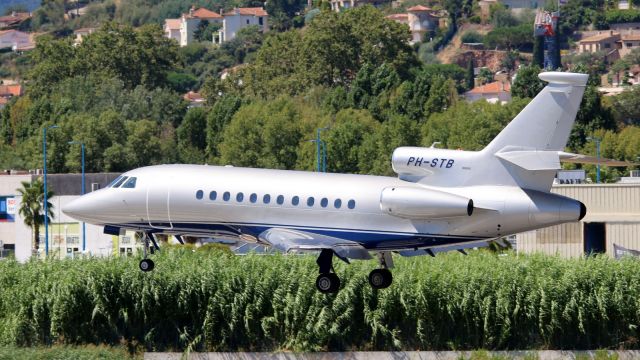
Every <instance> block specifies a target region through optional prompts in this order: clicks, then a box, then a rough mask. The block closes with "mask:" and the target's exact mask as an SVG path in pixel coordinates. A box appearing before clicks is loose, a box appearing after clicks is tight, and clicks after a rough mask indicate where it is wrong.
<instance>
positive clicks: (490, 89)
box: [469, 81, 511, 94]
mask: <svg viewBox="0 0 640 360" xmlns="http://www.w3.org/2000/svg"><path fill="white" fill-rule="evenodd" d="M503 84H504V87H503ZM499 92H511V84H510V83H509V82H504V83H502V82H500V81H494V82H492V83H488V84H484V85H482V86H478V87H474V88H473V89H471V91H469V93H470V94H496V93H499Z"/></svg>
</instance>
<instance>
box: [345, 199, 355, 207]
mask: <svg viewBox="0 0 640 360" xmlns="http://www.w3.org/2000/svg"><path fill="white" fill-rule="evenodd" d="M347 207H348V208H349V209H355V207H356V201H355V200H349V202H348V203H347Z"/></svg>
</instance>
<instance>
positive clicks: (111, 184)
mask: <svg viewBox="0 0 640 360" xmlns="http://www.w3.org/2000/svg"><path fill="white" fill-rule="evenodd" d="M120 179H122V176H118V177H117V178H115V180H113V181H112V182H111V183H110V184H109V185H107V187H108V188H110V187H113V185H115V184H116V183H117V182H118V181H120Z"/></svg>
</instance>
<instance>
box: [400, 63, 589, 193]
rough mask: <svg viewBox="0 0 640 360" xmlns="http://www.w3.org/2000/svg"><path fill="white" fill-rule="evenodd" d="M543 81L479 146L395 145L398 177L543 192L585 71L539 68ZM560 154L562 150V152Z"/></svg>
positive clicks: (576, 103) (555, 165)
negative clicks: (468, 148) (477, 148)
mask: <svg viewBox="0 0 640 360" xmlns="http://www.w3.org/2000/svg"><path fill="white" fill-rule="evenodd" d="M539 77H540V79H542V80H544V81H547V82H548V83H549V84H548V85H547V86H546V87H545V88H544V89H543V90H542V91H540V93H539V94H538V95H537V96H536V97H535V98H534V99H533V100H532V101H531V102H530V103H529V104H528V105H527V106H526V107H525V108H524V109H523V110H522V111H521V112H520V113H519V114H518V115H517V116H516V117H515V118H514V119H513V120H512V121H511V122H510V123H509V124H508V125H507V126H506V127H505V128H504V129H503V130H502V131H501V132H500V133H499V134H498V135H497V136H496V137H495V138H494V139H493V141H491V143H489V145H487V146H486V147H485V148H484V149H483V150H481V151H477V152H475V151H460V150H445V149H436V148H433V147H432V148H417V147H401V148H398V149H396V150H395V151H394V153H393V157H392V163H393V168H394V170H395V171H396V172H397V173H398V175H399V176H400V178H402V179H405V180H408V181H413V182H418V183H423V184H425V185H433V186H440V187H461V186H480V185H505V186H519V187H521V188H524V189H531V190H537V191H544V192H548V191H549V189H550V188H551V185H552V183H553V179H554V177H555V175H556V172H557V170H558V169H560V168H561V167H560V157H561V154H562V153H563V150H564V148H565V146H566V144H567V140H568V139H569V135H570V134H571V129H572V127H573V123H574V121H575V118H576V114H577V112H578V108H579V107H580V102H581V101H582V96H583V94H584V90H585V86H586V84H587V79H588V75H586V74H577V73H563V72H545V73H541V74H540V75H539ZM565 154H566V153H565Z"/></svg>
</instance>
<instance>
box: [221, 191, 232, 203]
mask: <svg viewBox="0 0 640 360" xmlns="http://www.w3.org/2000/svg"><path fill="white" fill-rule="evenodd" d="M229 199H231V193H230V192H228V191H225V192H224V194H222V200H224V201H229Z"/></svg>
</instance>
